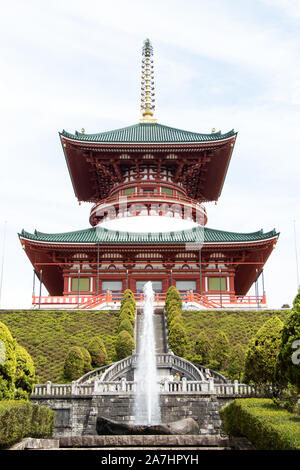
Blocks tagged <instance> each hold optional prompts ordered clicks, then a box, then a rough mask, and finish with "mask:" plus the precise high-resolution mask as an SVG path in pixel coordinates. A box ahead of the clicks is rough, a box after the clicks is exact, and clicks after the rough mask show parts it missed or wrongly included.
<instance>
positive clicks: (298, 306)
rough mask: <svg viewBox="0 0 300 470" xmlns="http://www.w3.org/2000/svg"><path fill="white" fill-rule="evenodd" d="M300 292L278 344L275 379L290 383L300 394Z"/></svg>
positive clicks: (286, 320) (284, 383)
mask: <svg viewBox="0 0 300 470" xmlns="http://www.w3.org/2000/svg"><path fill="white" fill-rule="evenodd" d="M299 350H300V290H299V292H298V294H297V296H296V297H295V300H294V304H293V309H292V311H291V312H290V313H289V314H288V315H287V317H286V319H285V323H284V326H283V330H282V336H281V341H280V344H279V354H278V357H277V362H276V378H277V379H278V380H279V381H280V382H281V383H282V384H283V385H285V386H286V385H287V384H288V383H291V384H293V385H295V386H296V387H297V388H298V393H300V364H299V358H300V353H299Z"/></svg>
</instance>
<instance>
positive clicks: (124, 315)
mask: <svg viewBox="0 0 300 470" xmlns="http://www.w3.org/2000/svg"><path fill="white" fill-rule="evenodd" d="M123 320H129V321H130V323H131V324H132V326H133V325H134V323H135V317H134V316H133V315H132V311H131V310H129V309H124V310H122V311H121V313H120V316H119V324H120V323H122V321H123Z"/></svg>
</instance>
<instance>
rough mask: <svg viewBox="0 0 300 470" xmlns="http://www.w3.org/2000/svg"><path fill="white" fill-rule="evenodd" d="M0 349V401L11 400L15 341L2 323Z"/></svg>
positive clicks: (13, 385)
mask: <svg viewBox="0 0 300 470" xmlns="http://www.w3.org/2000/svg"><path fill="white" fill-rule="evenodd" d="M0 348H1V360H0V400H4V399H6V400H7V399H13V398H14V395H15V375H16V366H17V359H16V352H15V341H14V339H13V337H12V335H11V333H10V331H9V329H8V328H7V326H6V325H4V323H2V322H0Z"/></svg>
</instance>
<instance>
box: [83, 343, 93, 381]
mask: <svg viewBox="0 0 300 470" xmlns="http://www.w3.org/2000/svg"><path fill="white" fill-rule="evenodd" d="M80 351H81V352H82V355H83V373H84V374H86V373H87V372H89V371H90V370H91V369H92V358H91V355H90V353H89V351H88V350H87V349H86V348H84V347H83V346H80Z"/></svg>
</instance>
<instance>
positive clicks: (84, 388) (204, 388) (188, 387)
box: [31, 377, 263, 398]
mask: <svg viewBox="0 0 300 470" xmlns="http://www.w3.org/2000/svg"><path fill="white" fill-rule="evenodd" d="M158 386H159V389H160V393H161V394H196V395H198V394H200V395H201V394H202V395H215V396H228V397H234V396H257V395H259V396H262V395H263V392H262V390H257V389H256V388H255V386H254V385H247V384H240V383H239V382H238V381H237V380H236V381H234V382H233V383H226V384H225V383H222V384H218V383H215V382H214V379H213V377H210V378H209V380H207V381H204V380H201V381H198V380H187V379H186V378H185V377H183V378H182V380H180V381H179V382H176V381H170V380H168V379H163V380H161V381H160V382H159V383H158ZM135 390H136V383H135V382H133V381H127V380H126V379H125V378H122V379H121V380H119V381H105V382H103V381H101V380H95V381H94V382H93V383H83V384H82V383H78V382H77V381H74V382H72V384H52V383H51V382H47V384H43V385H41V384H38V385H35V386H34V389H33V392H32V395H31V397H32V398H35V397H57V398H59V397H63V396H76V397H77V396H95V395H116V394H125V395H132V394H134V393H135Z"/></svg>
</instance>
